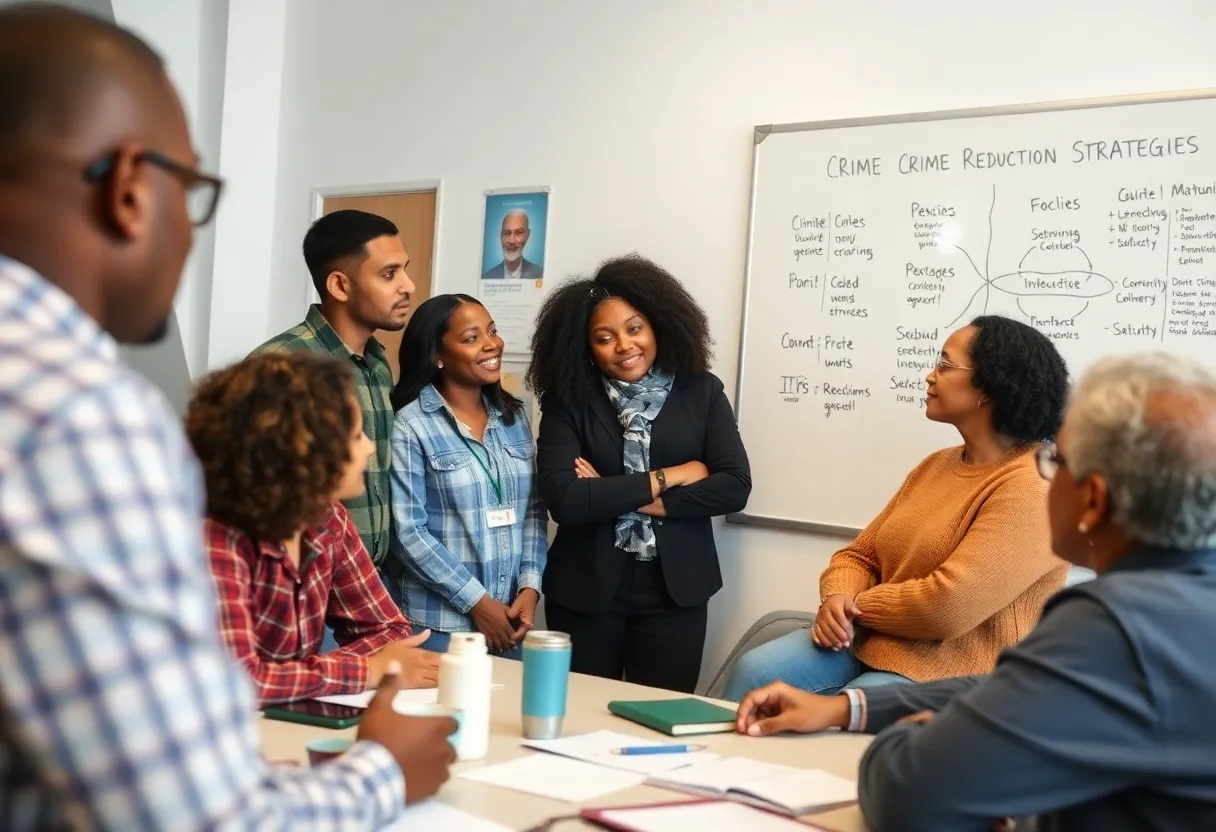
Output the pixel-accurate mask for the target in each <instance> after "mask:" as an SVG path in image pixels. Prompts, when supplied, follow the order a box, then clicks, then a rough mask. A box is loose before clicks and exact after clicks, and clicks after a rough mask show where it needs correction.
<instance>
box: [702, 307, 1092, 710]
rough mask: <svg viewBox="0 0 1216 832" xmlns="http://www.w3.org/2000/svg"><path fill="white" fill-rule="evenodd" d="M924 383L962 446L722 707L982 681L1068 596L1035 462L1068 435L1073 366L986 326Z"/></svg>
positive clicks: (949, 348) (1023, 334) (928, 470)
mask: <svg viewBox="0 0 1216 832" xmlns="http://www.w3.org/2000/svg"><path fill="white" fill-rule="evenodd" d="M926 380H927V381H928V385H929V386H928V394H927V398H928V403H927V405H926V408H925V415H926V416H927V417H928V418H930V419H932V420H934V421H935V422H945V423H946V424H950V425H953V426H954V427H955V428H957V429H958V432H959V433H960V434H961V435H962V438H963V444H962V446H961V447H953V448H947V449H945V450H941V451H937V452H936V453H934V454H931V455H930V456H929V457H928V458H927V459H925V460H924V461H923V462H922V463H921V464H920V465H918V466H917V467H916V468H915V469H914V470H913V471H912V473H911V474H909V475H908V478H907V479H906V480H905V481H904V484H903V486H902V487H900V489H899V491H898V492H897V493H896V494H895V496H894V497H893V498H892V499H891V502H890V503H888V504H887V507H886V508H885V509H883V511H882V513H881V514H879V515H878V517H876V518H874V520H873V521H872V522H871V523H870V525H869V526H867V527H866V528H865V530H864V531H862V533H861V534H860V535H859V536H858V537H857V539H856V540H854V541H853V542H852V543H851V544H849V545H848V546H846V547H845V548H844V549H841V550H840V551H839V552H837V553H836V554H835V555H833V556H832V561H831V563H830V564H829V565H828V568H827V569H826V570H825V571H824V573H823V575H822V576H821V577H820V579H819V589H820V599H821V604H820V607H819V613H818V615H817V616H816V618H815V624H814V626H813V627H812V628H811V633H810V634H809V635H808V634H807V633H806V632H805V631H803V630H799V631H798V632H794V633H790V634H789V635H787V636H784V637H782V638H779V639H776V640H775V641H771V642H769V643H768V644H764V645H761V646H760V647H757V648H756V649H755V650H752V651H750V652H749V653H747V654H746V655H744V656H743V658H742V659H740V661H739V663H738V665H736V667H735V670H734V672H733V674H732V675H731V678H730V679H729V680H728V682H727V685H726V689H725V693H724V694H723V696H724V698H726V699H730V700H733V701H738V700H739V699H741V698H742V697H743V696H744V695H745V694H746V693H747V692H748V691H750V690H753V689H755V688H758V687H761V686H763V685H767V684H769V683H770V682H774V681H778V680H780V681H784V682H787V683H789V684H791V685H794V686H796V687H800V688H803V689H805V690H810V691H815V692H817V693H828V692H836V691H838V690H840V689H841V688H844V687H866V686H872V685H875V684H889V683H892V682H906V681H909V680H910V681H915V682H924V681H928V680H931V679H940V678H945V677H948V676H964V675H968V674H973V673H987V672H988V671H990V670H992V667H993V665H994V664H995V663H996V657H997V654H998V653H999V652H1000V651H1001V650H1002V649H1003V648H1005V647H1008V646H1010V645H1012V644H1015V643H1017V642H1018V641H1020V640H1021V639H1022V637H1023V636H1025V635H1026V634H1027V633H1028V632H1030V630H1031V628H1033V627H1034V625H1035V624H1036V623H1037V622H1038V619H1039V613H1040V612H1041V611H1042V608H1043V604H1044V603H1045V602H1046V601H1047V599H1048V597H1050V596H1051V595H1052V594H1053V593H1055V592H1056V591H1057V590H1058V589H1060V588H1061V587H1062V586H1063V585H1064V580H1065V578H1066V576H1067V574H1068V566H1067V565H1066V564H1065V563H1064V562H1063V561H1061V560H1058V559H1057V558H1056V557H1055V556H1054V555H1053V554H1052V552H1051V537H1050V533H1049V530H1048V527H1047V514H1046V512H1045V511H1044V510H1043V505H1044V500H1045V497H1046V483H1044V481H1043V479H1042V477H1040V476H1039V472H1038V470H1037V467H1036V462H1035V451H1036V450H1037V448H1038V447H1039V445H1040V444H1041V443H1042V442H1043V441H1046V440H1049V439H1052V438H1054V436H1055V433H1056V430H1057V429H1058V428H1059V427H1060V420H1061V418H1062V413H1063V408H1064V402H1065V397H1066V395H1067V391H1068V370H1067V368H1066V367H1065V364H1064V359H1063V358H1061V357H1060V354H1059V352H1058V351H1057V350H1056V348H1055V346H1054V345H1053V344H1052V343H1051V341H1049V340H1048V339H1047V337H1046V336H1044V335H1043V334H1042V333H1040V332H1039V331H1038V330H1036V329H1033V328H1031V327H1029V326H1027V325H1025V324H1022V323H1019V322H1017V321H1014V320H1011V319H1009V318H1002V317H997V316H984V317H980V318H976V319H975V320H974V321H972V323H971V325H970V326H967V327H964V328H962V329H960V330H958V331H957V332H955V333H954V334H953V335H951V336H950V337H949V338H948V339H947V340H946V343H945V345H944V346H943V348H942V353H941V356H940V357H939V358H938V361H937V365H936V367H934V368H933V370H931V371H930V373H929V375H928V378H927V379H926Z"/></svg>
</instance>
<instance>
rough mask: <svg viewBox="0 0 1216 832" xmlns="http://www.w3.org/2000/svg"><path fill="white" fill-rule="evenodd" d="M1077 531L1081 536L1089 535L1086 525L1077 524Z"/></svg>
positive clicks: (1087, 525)
mask: <svg viewBox="0 0 1216 832" xmlns="http://www.w3.org/2000/svg"><path fill="white" fill-rule="evenodd" d="M1077 531H1079V532H1080V533H1081V534H1089V524H1088V523H1080V524H1078V525H1077Z"/></svg>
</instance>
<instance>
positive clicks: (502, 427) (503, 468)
mask: <svg viewBox="0 0 1216 832" xmlns="http://www.w3.org/2000/svg"><path fill="white" fill-rule="evenodd" d="M486 410H487V411H488V412H489V420H488V421H487V423H486V430H485V435H484V437H483V440H482V441H481V442H478V441H477V440H476V439H474V438H473V436H472V434H470V433H469V431H468V429H467V428H465V427H463V426H461V425H460V424H459V422H457V420H456V417H455V415H454V414H453V413H452V410H451V408H450V407H448V404H447V402H445V401H444V400H443V397H442V396H440V395H439V392H438V391H437V390H436V389H435V388H434V387H433V386H430V385H428V386H427V387H426V388H424V389H423V390H422V393H421V394H420V395H419V396H418V399H417V400H416V401H413V402H411V403H410V404H409V405H407V406H406V407H404V408H402V409H401V410H400V411H399V412H398V413H397V416H396V420H395V421H394V423H393V431H392V440H391V443H392V452H393V459H392V466H391V469H390V479H391V483H392V509H393V541H392V547H391V552H392V556H391V557H390V558H389V559H388V561H387V562H386V564H385V570H384V578H385V583H386V585H387V586H388V588H389V592H390V594H392V595H394V596H395V597H396V598H397V600H398V603H400V604H401V608H402V611H403V612H404V613H405V617H406V618H407V619H408V620H409V621H410V622H411V623H412V624H414V625H415V627H425V628H430V629H432V630H435V631H436V632H441V633H452V632H461V631H472V630H475V629H476V627H475V626H474V625H473V622H472V620H471V619H470V618H469V617H468V612H469V610H471V609H472V608H473V605H474V604H476V603H477V602H478V601H479V600H481V598H482V596H483V595H485V594H486V593H489V595H490V597H491V598H493V599H494V600H496V601H499V602H501V603H503V604H507V605H508V606H509V605H510V604H511V603H512V602H513V601H514V600H515V596H516V595H517V594H518V593H519V591H520V590H522V589H525V588H532V589H535V590H536V591H537V592H538V593H539V592H540V581H541V573H542V572H543V571H544V568H545V557H546V552H547V545H548V540H547V532H548V515H547V514H546V512H545V508H544V504H543V503H542V502H541V498H540V493H539V491H538V490H537V489H536V485H535V471H534V468H535V456H536V451H535V445H534V444H533V441H532V429H531V427H529V425H528V422H527V420H526V418H525V416H524V414H523V413H522V412H520V413H519V414H518V415H517V416H516V419H515V424H513V425H507V424H506V423H504V422H503V419H502V414H501V413H500V412H499V411H498V410H497V408H495V407H494V406H492V405H491V404H490V403H489V402H486ZM491 474H492V475H493V478H494V479H497V480H498V485H499V488H500V489H501V493H502V499H501V500H499V497H498V494H497V493H496V491H495V488H494V484H493V481H492V478H491ZM504 508H512V509H514V511H515V522H513V523H510V524H507V525H501V526H496V527H494V528H491V526H490V518H489V516H488V512H489V511H491V510H493V509H504Z"/></svg>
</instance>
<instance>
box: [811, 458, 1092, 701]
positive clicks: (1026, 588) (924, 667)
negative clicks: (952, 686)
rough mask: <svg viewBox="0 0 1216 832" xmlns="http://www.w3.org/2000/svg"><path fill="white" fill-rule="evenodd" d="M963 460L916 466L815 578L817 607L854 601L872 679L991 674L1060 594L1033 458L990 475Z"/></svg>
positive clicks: (1009, 462)
mask: <svg viewBox="0 0 1216 832" xmlns="http://www.w3.org/2000/svg"><path fill="white" fill-rule="evenodd" d="M962 455H963V450H962V448H961V447H957V448H947V449H945V450H942V451H938V452H937V453H934V454H932V455H930V456H929V457H928V458H927V459H925V461H924V462H922V463H921V464H920V465H918V466H917V467H916V468H915V469H914V470H913V471H912V473H911V474H909V475H908V478H907V479H906V480H905V481H904V484H903V486H901V487H900V489H899V491H898V492H897V493H896V494H895V496H894V497H893V498H892V499H891V502H890V503H888V504H887V507H886V508H885V509H883V511H882V513H881V514H879V515H878V516H877V517H876V518H874V521H873V522H871V523H870V525H869V526H867V527H866V528H865V530H864V531H862V533H861V534H860V535H859V536H858V537H857V539H856V540H854V541H853V542H852V543H851V544H849V545H848V546H846V547H845V548H844V549H841V550H840V551H839V552H837V553H836V554H835V555H833V556H832V562H831V563H830V564H829V565H828V568H827V569H826V570H825V571H824V573H823V575H822V576H821V577H820V579H819V589H820V594H821V595H822V596H823V597H825V598H826V597H827V596H829V595H834V594H836V593H845V594H847V595H850V596H855V597H856V601H857V606H858V607H859V608H860V609H861V618H860V619H859V622H858V623H860V624H862V625H863V628H862V629H860V630H859V631H858V635H859V637H858V639H857V641H856V642H854V647H853V652H854V654H855V655H856V656H857V658H858V659H860V660H861V661H862V662H864V663H865V664H867V665H869V666H870V667H872V668H874V669H876V670H887V671H890V672H892V673H899V674H901V675H903V676H907V677H908V678H910V679H913V680H915V681H918V682H923V681H928V680H931V679H942V678H946V677H949V676H962V675H967V674H972V673H988V672H990V671H991V670H992V668H993V665H995V663H996V657H997V654H998V653H999V652H1000V651H1001V650H1003V649H1004V648H1006V647H1008V646H1010V645H1012V644H1016V643H1017V642H1019V641H1021V640H1022V638H1023V637H1025V636H1026V634H1027V633H1029V632H1030V630H1031V628H1033V627H1034V625H1035V624H1036V623H1038V620H1039V615H1040V614H1041V613H1042V611H1043V604H1044V603H1045V602H1046V601H1047V599H1048V598H1049V597H1050V596H1051V595H1052V594H1054V593H1055V592H1056V591H1057V590H1059V589H1060V588H1061V587H1062V586H1063V585H1064V580H1065V578H1066V577H1067V575H1068V565H1067V564H1066V563H1064V561H1062V560H1059V559H1058V558H1056V557H1055V556H1054V555H1053V554H1052V553H1051V534H1050V531H1049V529H1048V525H1047V502H1046V494H1047V483H1046V482H1044V481H1043V479H1042V477H1040V476H1039V472H1038V469H1037V466H1036V464H1035V454H1034V449H1030V450H1026V451H1020V452H1014V453H1013V454H1010V455H1009V456H1008V457H1006V458H1005V459H1002V460H1000V461H998V462H995V463H993V464H991V465H967V464H966V463H964V462H963V459H962Z"/></svg>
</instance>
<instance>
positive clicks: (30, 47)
mask: <svg viewBox="0 0 1216 832" xmlns="http://www.w3.org/2000/svg"><path fill="white" fill-rule="evenodd" d="M102 44H104V45H105V48H99V46H100V45H102ZM164 70H165V67H164V61H163V60H162V59H161V57H160V55H158V54H157V53H156V51H155V50H154V49H152V47H150V46H148V44H147V43H145V42H144V41H143V40H142V39H140V38H139V37H138V36H137V35H135V34H133V33H132V32H130V31H128V30H126V29H124V28H122V27H121V26H116V25H115V24H113V23H111V22H110V21H108V20H103V19H101V18H99V17H96V16H94V15H91V14H86V13H84V12H79V11H75V10H72V9H67V8H63V7H62V6H54V5H51V4H49V3H21V4H19V5H15V6H10V7H8V8H5V9H3V10H0V89H2V90H4V93H3V95H0V161H3V164H4V172H5V173H6V174H7V173H9V172H20V171H21V169H22V167H23V161H22V160H21V159H19V158H17V157H16V156H15V154H16V153H17V152H18V151H25V150H28V149H30V148H32V147H35V146H37V145H38V144H40V143H43V142H45V141H48V140H54V141H58V140H61V139H63V138H64V137H65V136H70V137H74V135H73V134H72V131H73V130H74V129H77V128H79V127H80V126H81V119H82V118H84V117H86V116H87V114H88V113H91V112H93V111H94V110H95V108H96V104H97V101H98V100H99V97H100V96H101V95H102V92H103V89H104V85H105V84H107V83H110V82H113V81H115V80H119V81H122V82H125V83H128V84H130V83H133V82H134V81H135V79H137V78H141V77H146V76H149V75H152V74H157V75H161V76H163V75H164ZM145 94H146V93H145Z"/></svg>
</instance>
